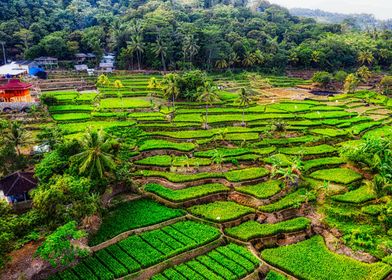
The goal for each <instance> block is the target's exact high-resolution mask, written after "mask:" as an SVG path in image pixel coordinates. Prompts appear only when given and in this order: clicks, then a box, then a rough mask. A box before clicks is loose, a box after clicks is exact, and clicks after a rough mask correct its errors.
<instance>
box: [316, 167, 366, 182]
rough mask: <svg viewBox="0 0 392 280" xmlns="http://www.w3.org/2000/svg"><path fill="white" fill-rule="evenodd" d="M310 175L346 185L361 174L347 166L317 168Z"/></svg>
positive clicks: (359, 177) (360, 176)
mask: <svg viewBox="0 0 392 280" xmlns="http://www.w3.org/2000/svg"><path fill="white" fill-rule="evenodd" d="M310 177H312V178H314V179H318V180H323V181H324V180H325V181H330V182H335V183H340V184H345V185H346V184H350V183H352V182H355V181H357V180H359V179H361V178H362V175H361V174H359V173H357V172H355V171H354V170H351V169H347V168H332V169H323V170H317V171H315V172H313V173H312V174H310Z"/></svg>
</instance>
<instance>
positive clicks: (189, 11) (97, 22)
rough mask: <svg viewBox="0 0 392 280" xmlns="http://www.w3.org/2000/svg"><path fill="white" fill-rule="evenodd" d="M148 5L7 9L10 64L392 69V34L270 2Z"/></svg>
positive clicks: (3, 16)
mask: <svg viewBox="0 0 392 280" xmlns="http://www.w3.org/2000/svg"><path fill="white" fill-rule="evenodd" d="M252 5H253V6H254V4H252V3H248V2H246V1H207V0H205V1H204V2H201V1H194V2H186V3H183V2H181V3H180V2H175V1H167V2H165V1H157V0H151V1H144V0H132V1H125V0H100V1H95V0H71V1H70V0H63V1H56V0H47V1H44V0H13V1H4V0H3V1H0V40H2V41H4V42H5V43H6V52H7V56H8V58H9V59H10V58H12V59H23V58H26V59H32V58H35V57H39V56H55V57H58V58H59V59H61V60H72V59H73V58H74V54H75V53H78V52H92V53H94V54H96V55H97V56H98V57H100V56H101V55H103V53H104V52H114V53H116V55H117V64H118V65H117V67H118V68H120V69H138V68H143V69H169V70H173V69H191V68H194V67H196V68H202V69H206V70H211V69H213V68H215V69H229V68H236V67H245V68H254V69H259V70H262V71H266V72H272V73H274V72H281V71H282V70H283V69H285V68H287V67H288V66H293V67H298V68H309V67H312V68H319V69H325V70H335V69H340V68H346V69H352V68H357V67H358V66H360V65H362V64H366V65H367V66H372V67H373V69H374V70H377V69H388V68H389V66H390V65H391V62H392V50H391V45H392V32H391V31H389V30H372V31H371V32H363V33H360V32H358V31H355V28H354V27H352V26H351V27H350V25H349V24H321V23H316V21H315V20H314V19H306V18H299V17H297V16H293V15H291V14H290V13H289V11H288V10H287V9H284V8H282V7H279V6H277V5H271V4H269V3H268V2H261V3H258V4H257V7H256V8H255V7H253V8H254V9H249V8H248V6H252Z"/></svg>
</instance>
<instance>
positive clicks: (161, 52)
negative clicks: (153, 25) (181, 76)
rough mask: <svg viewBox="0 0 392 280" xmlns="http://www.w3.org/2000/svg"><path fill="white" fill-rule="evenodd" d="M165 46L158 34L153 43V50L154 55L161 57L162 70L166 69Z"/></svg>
mask: <svg viewBox="0 0 392 280" xmlns="http://www.w3.org/2000/svg"><path fill="white" fill-rule="evenodd" d="M167 49H168V48H167V46H165V45H164V43H163V41H162V39H161V37H159V36H158V38H157V40H156V42H155V44H154V45H153V52H154V54H155V55H156V57H160V58H161V63H162V67H163V71H166V57H167Z"/></svg>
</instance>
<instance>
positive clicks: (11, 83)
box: [0, 79, 33, 90]
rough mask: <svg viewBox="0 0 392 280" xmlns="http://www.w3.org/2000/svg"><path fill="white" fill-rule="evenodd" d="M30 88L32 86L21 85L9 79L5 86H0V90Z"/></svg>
mask: <svg viewBox="0 0 392 280" xmlns="http://www.w3.org/2000/svg"><path fill="white" fill-rule="evenodd" d="M32 86H33V85H32V84H28V83H22V82H21V81H19V80H18V79H11V80H10V81H9V82H8V83H7V84H5V85H3V86H0V90H24V89H29V88H31V87H32Z"/></svg>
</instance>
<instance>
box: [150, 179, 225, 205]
mask: <svg viewBox="0 0 392 280" xmlns="http://www.w3.org/2000/svg"><path fill="white" fill-rule="evenodd" d="M144 190H145V191H148V192H152V193H155V194H157V195H159V196H160V197H163V198H165V199H168V200H170V201H174V202H181V201H186V200H190V199H195V198H199V197H203V196H206V195H209V194H214V193H221V192H226V191H229V190H230V189H229V188H227V187H225V186H224V185H222V184H205V185H199V186H195V187H188V188H185V189H180V190H172V189H170V188H167V187H164V186H161V185H159V184H154V183H150V184H147V185H145V187H144Z"/></svg>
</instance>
